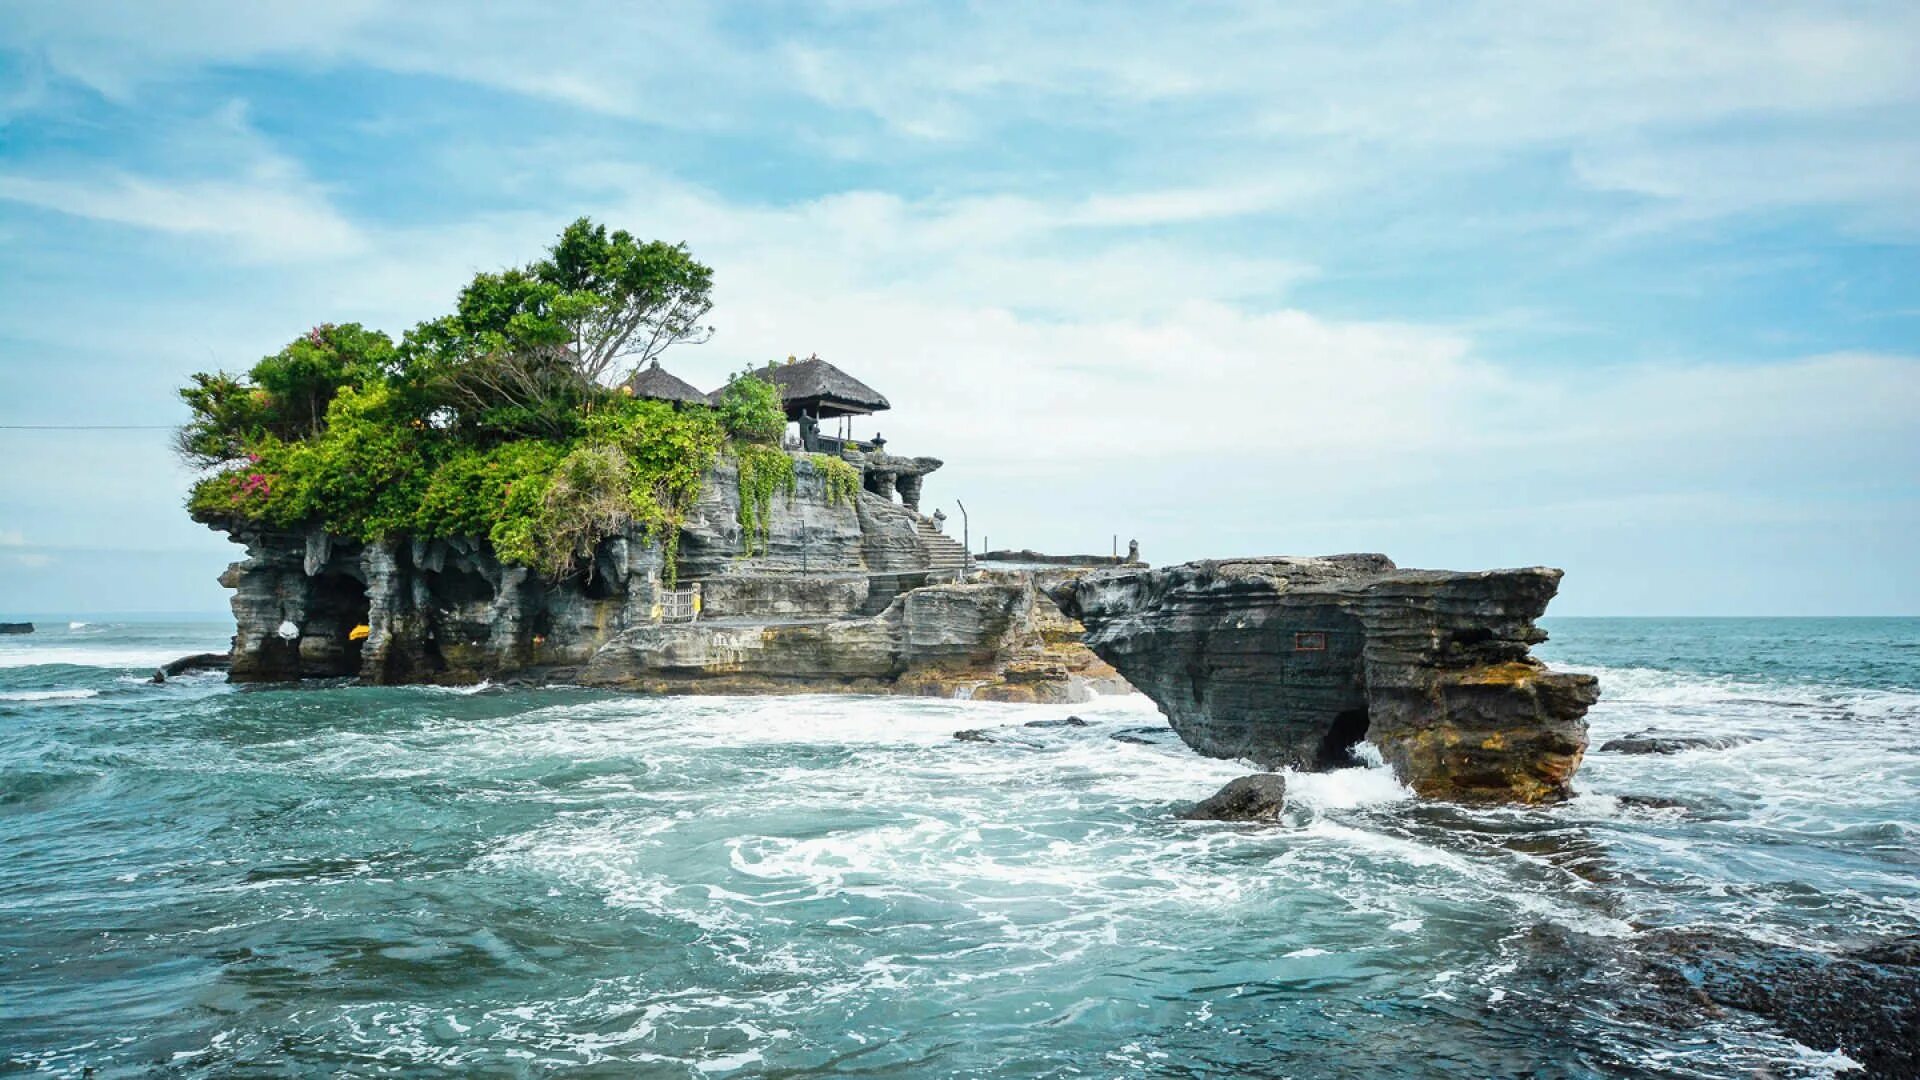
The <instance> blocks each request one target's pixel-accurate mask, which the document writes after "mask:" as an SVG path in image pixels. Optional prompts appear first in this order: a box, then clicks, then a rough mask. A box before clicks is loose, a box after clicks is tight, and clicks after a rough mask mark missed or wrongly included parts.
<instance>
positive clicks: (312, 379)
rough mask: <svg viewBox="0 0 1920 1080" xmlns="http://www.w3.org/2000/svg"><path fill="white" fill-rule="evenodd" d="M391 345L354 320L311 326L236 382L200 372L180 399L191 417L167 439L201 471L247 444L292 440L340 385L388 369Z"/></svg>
mask: <svg viewBox="0 0 1920 1080" xmlns="http://www.w3.org/2000/svg"><path fill="white" fill-rule="evenodd" d="M394 360H395V351H394V347H393V341H392V340H391V339H389V338H388V337H387V335H385V334H383V333H380V332H379V331H377V330H368V329H366V328H365V327H362V326H361V325H359V324H358V323H348V324H346V325H344V326H335V325H333V324H332V323H327V324H324V325H321V326H316V327H314V328H313V329H312V330H309V331H308V332H307V333H306V334H304V335H302V336H300V337H298V338H295V339H294V340H293V341H291V342H289V343H288V344H287V346H286V348H284V349H281V350H280V351H279V352H277V353H274V354H273V355H272V356H267V357H262V358H261V360H260V362H259V363H257V364H255V365H254V366H253V369H252V370H251V371H250V372H248V373H247V375H246V377H245V378H244V379H242V378H239V377H236V376H233V375H229V374H227V373H225V372H217V373H214V374H211V375H209V374H206V373H204V372H203V373H200V374H197V375H194V376H193V385H191V386H188V387H185V388H183V389H182V390H181V391H180V397H181V398H182V400H184V401H185V402H186V403H187V407H188V408H189V409H190V410H192V413H193V417H192V419H190V420H189V421H188V422H187V424H186V426H185V427H183V428H181V429H180V431H179V433H178V434H177V435H176V436H175V439H174V444H175V448H176V449H177V450H179V452H180V454H181V456H182V457H184V458H186V459H187V460H188V461H189V462H191V463H192V464H194V465H197V466H199V467H202V468H205V467H209V466H213V465H219V464H222V463H230V462H234V461H236V460H237V459H239V458H241V457H243V456H244V455H245V454H246V453H247V447H248V444H249V443H252V442H257V441H259V440H260V439H262V438H265V437H268V436H271V437H273V438H276V439H281V440H288V439H300V438H305V437H306V436H308V435H312V434H314V433H315V432H316V431H318V430H319V429H320V427H321V425H322V423H323V421H324V420H325V417H326V415H327V409H328V406H330V405H331V404H332V403H333V399H334V395H336V394H337V393H339V391H340V388H341V387H343V386H357V385H361V384H364V383H368V382H371V381H375V380H378V379H379V378H380V377H381V376H382V375H383V374H385V372H386V371H387V370H388V369H389V368H390V367H391V366H392V365H393V363H394Z"/></svg>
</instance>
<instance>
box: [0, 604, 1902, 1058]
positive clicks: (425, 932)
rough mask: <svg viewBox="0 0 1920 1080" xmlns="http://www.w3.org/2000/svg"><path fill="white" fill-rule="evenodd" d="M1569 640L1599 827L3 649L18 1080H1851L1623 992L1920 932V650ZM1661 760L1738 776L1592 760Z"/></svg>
mask: <svg viewBox="0 0 1920 1080" xmlns="http://www.w3.org/2000/svg"><path fill="white" fill-rule="evenodd" d="M1548 625H1549V628H1550V629H1551V631H1552V633H1553V638H1554V640H1553V641H1552V642H1551V643H1550V644H1549V645H1547V646H1544V647H1543V648H1542V649H1541V650H1540V651H1541V653H1542V654H1543V655H1544V656H1545V657H1546V658H1548V659H1549V660H1551V661H1552V662H1554V663H1556V664H1557V665H1560V666H1563V667H1566V668H1569V669H1577V670H1584V671H1590V672H1593V673H1595V674H1597V675H1598V676H1599V677H1600V680H1601V685H1602V688H1603V694H1604V696H1603V697H1602V699H1601V702H1600V704H1599V705H1598V706H1597V707H1596V708H1595V709H1594V710H1593V712H1592V714H1591V721H1592V734H1593V740H1594V745H1595V747H1596V750H1595V751H1594V752H1592V753H1590V754H1589V755H1588V757H1587V761H1586V764H1585V766H1584V767H1583V769H1582V770H1581V772H1580V774H1579V776H1578V779H1577V782H1576V786H1577V788H1578V792H1579V794H1578V796H1577V797H1576V798H1574V799H1572V800H1571V801H1569V802H1567V803H1565V804H1562V805H1559V806H1554V807H1549V808H1541V809H1479V810H1470V809H1462V808H1458V807H1452V806H1446V805H1438V804H1433V803H1426V802H1422V801H1419V800H1416V799H1414V798H1412V797H1411V796H1410V795H1409V793H1408V792H1407V791H1406V790H1404V789H1403V788H1401V787H1400V786H1399V785H1398V784H1397V783H1395V781H1394V779H1393V777H1392V775H1391V773H1390V772H1389V771H1387V770H1386V769H1385V768H1383V767H1381V766H1380V765H1379V764H1378V763H1377V761H1376V762H1375V763H1374V764H1371V765H1364V764H1363V765H1361V766H1358V767H1355V768H1351V769H1346V770H1342V771H1337V772H1331V773H1324V774H1317V775H1298V776H1290V777H1289V786H1290V799H1291V803H1290V806H1289V807H1288V809H1287V811H1286V813H1285V820H1284V821H1283V823H1281V824H1280V825H1278V826H1268V827H1258V826H1243V825H1225V824H1215V823H1194V822H1185V821H1181V820H1179V819H1178V818H1177V817H1176V814H1177V812H1178V811H1179V810H1180V809H1181V808H1182V807H1183V806H1184V805H1185V804H1187V803H1189V802H1191V801H1193V800H1196V799H1198V798H1200V797H1203V796H1205V795H1207V794H1209V793H1211V792H1212V791H1213V790H1214V789H1216V788H1217V787H1218V786H1219V785H1220V784H1222V783H1224V782H1226V781H1227V780H1229V779H1232V778H1233V777H1235V776H1237V775H1240V774H1243V773H1245V772H1248V771H1250V770H1249V768H1248V766H1247V765H1245V764H1244V763H1235V762H1230V761H1215V760H1209V759H1207V758H1202V757H1199V756H1197V755H1195V754H1193V753H1192V752H1190V751H1188V750H1187V749H1186V748H1185V747H1184V746H1182V745H1181V744H1180V743H1179V741H1178V740H1177V739H1175V738H1174V737H1173V736H1172V734H1171V733H1170V732H1169V731H1167V729H1166V727H1165V724H1164V723H1163V722H1162V721H1161V719H1160V717H1159V715H1158V713H1157V712H1156V711H1155V710H1154V708H1153V706H1152V704H1151V703H1149V702H1147V701H1146V700H1145V699H1144V698H1141V697H1138V696H1125V697H1111V698H1103V699H1100V700H1098V701H1096V702H1093V703H1091V704H1086V705H1076V706H1013V705H996V704H989V703H981V702H956V701H936V700H905V699H888V698H860V697H845V696H807V697H785V698H771V697H763V698H718V697H693V698H647V697H634V696H623V695H619V694H612V693H601V692H593V691H586V690H577V689H540V690H535V689H496V688H493V687H485V686H483V687H479V688H473V689H464V690H449V689H431V688H379V687H358V686H351V685H344V684H325V685H305V686H300V687H289V688H247V689H242V688H235V687H231V686H228V685H226V684H225V683H224V682H223V681H222V679H221V678H220V676H218V675H197V676H189V677H184V678H178V679H174V680H171V681H169V682H167V683H166V684H165V685H153V684H150V683H148V682H146V681H145V680H146V679H147V677H148V676H149V675H150V674H151V671H152V669H153V667H154V666H155V665H157V664H159V663H161V662H164V661H165V660H168V659H171V658H173V657H175V656H178V655H181V654H184V653H189V652H198V651H203V650H209V649H219V648H221V647H222V646H223V644H224V640H225V637H226V634H227V633H228V632H229V631H230V627H228V626H224V625H221V624H217V623H207V624H179V625H158V624H124V625H122V624H99V625H91V624H81V623H74V624H72V625H70V626H67V625H62V624H54V625H51V626H46V625H43V627H42V629H41V631H40V632H39V633H37V634H35V635H33V636H31V637H24V638H4V639H0V1072H6V1071H18V1072H22V1073H27V1074H34V1073H42V1074H48V1075H68V1076H79V1075H88V1074H89V1072H90V1074H91V1075H93V1076H97V1077H102V1078H106V1077H116V1076H181V1077H200V1076H206V1077H216V1076H220V1077H224V1076H251V1075H258V1076H330V1075H340V1074H347V1075H367V1076H372V1075H406V1076H434V1075H442V1076H470V1075H479V1076H502V1077H514V1076H544V1075H552V1074H556V1073H560V1074H569V1075H582V1076H663V1077H681V1076H686V1077H711V1076H728V1075H732V1076H759V1075H776V1076H802V1075H805V1076H818V1075H838V1074H855V1075H865V1076H904V1077H923V1076H924V1077H988V1076H1005V1077H1029V1076H1034V1077H1066V1076H1238V1075H1254V1076H1266V1075H1276V1076H1301V1077H1317V1076H1330V1077H1348V1076H1352V1077H1362V1076H1422V1075H1456V1076H1509V1075H1516V1074H1523V1073H1529V1072H1530V1073H1531V1074H1533V1075H1538V1076H1603V1075H1631V1074H1657V1075H1669V1076H1702V1077H1705V1076H1745V1075H1753V1074H1755V1073H1756V1072H1757V1071H1764V1072H1766V1073H1768V1074H1770V1075H1773V1076H1777V1077H1789V1076H1824V1075H1830V1074H1833V1073H1835V1072H1837V1071H1844V1070H1846V1069H1847V1068H1848V1067H1849V1066H1850V1064H1851V1063H1850V1062H1849V1061H1848V1059H1847V1058H1846V1057H1844V1056H1843V1055H1838V1054H1832V1053H1823V1052H1819V1050H1820V1048H1808V1047H1803V1046H1799V1045H1797V1044H1795V1043H1793V1042H1792V1041H1791V1040H1789V1039H1787V1038H1785V1037H1784V1036H1782V1035H1780V1034H1778V1033H1777V1032H1776V1031H1775V1030H1774V1029H1773V1028H1771V1027H1770V1026H1769V1025H1768V1024H1766V1023H1765V1022H1763V1021H1761V1020H1758V1019H1756V1018H1754V1017H1750V1016H1747V1015H1745V1014H1741V1013H1738V1012H1733V1011H1727V1012H1724V1013H1721V1014H1720V1015H1718V1016H1713V1017H1710V1018H1709V1019H1706V1020H1704V1021H1703V1020H1700V1019H1698V1018H1695V1019H1690V1020H1687V1021H1685V1022H1682V1021H1681V1020H1680V1019H1678V1018H1671V1019H1669V1018H1667V1017H1666V1016H1665V1015H1664V1014H1663V1013H1662V1012H1661V1010H1659V1009H1658V1008H1649V1007H1644V1005H1642V1006H1641V1007H1636V1005H1635V1002H1636V999H1637V998H1638V996H1639V993H1640V991H1639V988H1637V987H1635V986H1634V985H1632V982H1631V979H1630V978H1627V977H1623V975H1622V972H1623V971H1627V970H1630V969H1629V968H1622V967H1619V966H1614V965H1609V964H1608V963H1606V962H1602V961H1596V960H1595V959H1594V957H1606V956H1625V955H1630V954H1631V951H1632V950H1633V949H1634V948H1635V947H1636V942H1637V941H1638V940H1640V939H1641V938H1642V936H1643V935H1647V934H1649V933H1650V932H1653V931H1657V930H1659V929H1662V928H1672V927H1710V928H1713V929H1715V930H1718V931H1725V932H1732V933H1737V934H1739V935H1743V936H1746V937H1749V938H1751V939H1754V940H1756V941H1762V942H1769V943H1776V944H1784V945H1794V946H1799V947H1806V948H1813V949H1820V950H1832V949H1839V948H1844V947H1847V946H1850V945H1854V944H1858V943H1860V942H1865V941H1871V940H1874V939H1876V938H1879V937H1883V936H1885V935H1890V934H1898V933H1912V932H1914V931H1915V930H1916V929H1920V854H1917V853H1920V843H1916V839H1917V838H1916V825H1915V823H1916V821H1920V620H1872V619H1860V620H1640V619H1631V620H1629V619H1622V620H1577V619H1560V620H1549V621H1548ZM1069 714H1072V715H1076V716H1079V717H1081V718H1083V719H1084V720H1085V721H1086V724H1085V726H1057V727H1027V726H1025V725H1026V724H1027V723H1029V722H1031V721H1035V720H1058V719H1063V718H1065V717H1066V716H1068V715H1069ZM967 728H986V729H991V730H990V734H991V735H992V740H991V741H986V742H975V741H964V742H963V741H958V740H955V739H954V737H953V733H954V732H955V731H956V730H959V729H967ZM1641 730H1653V731H1657V732H1660V733H1665V734H1681V735H1702V734H1704V735H1728V736H1743V737H1749V738H1751V739H1752V741H1750V742H1747V743H1744V744H1742V745H1738V746H1733V747H1730V748H1726V749H1717V750H1694V751H1689V752H1686V753H1681V754H1676V755H1672V756H1651V757H1649V756H1637V757H1635V756H1625V755H1620V754H1614V753H1602V752H1599V751H1598V750H1597V747H1598V746H1599V744H1601V743H1603V742H1605V741H1606V740H1607V739H1609V738H1613V737H1617V736H1621V735H1626V734H1630V733H1633V732H1637V731H1641ZM1623 797H1626V798H1623ZM1649 799H1651V800H1652V801H1655V802H1658V801H1661V800H1671V801H1672V802H1673V803H1674V805H1671V806H1657V807H1649V806H1648V805H1647V803H1648V801H1649Z"/></svg>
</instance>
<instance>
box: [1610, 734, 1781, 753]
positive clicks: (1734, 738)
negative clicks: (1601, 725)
mask: <svg viewBox="0 0 1920 1080" xmlns="http://www.w3.org/2000/svg"><path fill="white" fill-rule="evenodd" d="M1753 741H1754V740H1753V738H1752V737H1751V736H1746V735H1654V734H1651V733H1648V732H1640V733H1638V734H1634V735H1626V736H1622V737H1621V738H1618V739H1608V740H1607V741H1606V742H1604V743H1601V744H1600V752H1601V753H1603V754H1678V753H1682V752H1684V751H1687V750H1725V749H1727V748H1728V747H1732V746H1744V745H1746V744H1747V743H1750V742H1753Z"/></svg>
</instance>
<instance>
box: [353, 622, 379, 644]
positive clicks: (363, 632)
mask: <svg viewBox="0 0 1920 1080" xmlns="http://www.w3.org/2000/svg"><path fill="white" fill-rule="evenodd" d="M371 633H373V627H371V626H368V625H367V624H366V623H361V624H360V625H359V626H356V627H354V628H353V629H351V630H349V631H347V640H348V641H365V640H367V635H368V634H371Z"/></svg>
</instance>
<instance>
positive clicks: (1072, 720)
mask: <svg viewBox="0 0 1920 1080" xmlns="http://www.w3.org/2000/svg"><path fill="white" fill-rule="evenodd" d="M1021 726H1022V727H1034V728H1057V727H1086V726H1087V722H1086V721H1085V720H1082V719H1080V718H1079V717H1077V716H1069V717H1067V718H1066V719H1065V720H1029V721H1027V722H1026V723H1025V724H1022V725H1021Z"/></svg>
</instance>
